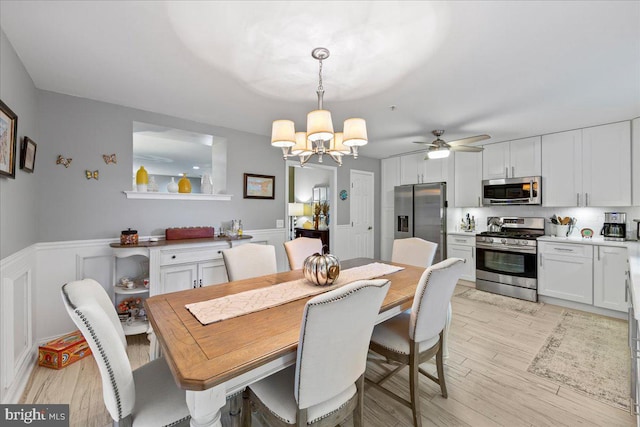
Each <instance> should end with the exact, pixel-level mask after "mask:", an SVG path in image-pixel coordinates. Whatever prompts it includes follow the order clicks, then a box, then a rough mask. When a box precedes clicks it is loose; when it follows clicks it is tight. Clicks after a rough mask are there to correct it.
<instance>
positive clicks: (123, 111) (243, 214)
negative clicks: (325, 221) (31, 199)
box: [37, 91, 380, 256]
mask: <svg viewBox="0 0 640 427" xmlns="http://www.w3.org/2000/svg"><path fill="white" fill-rule="evenodd" d="M38 118H39V130H40V134H41V135H42V138H43V139H44V140H46V144H43V146H42V148H41V147H40V146H38V165H37V166H38V167H37V171H38V172H39V173H38V192H37V194H38V210H39V215H38V217H37V224H38V225H37V237H38V239H37V240H38V241H43V242H45V241H63V240H83V239H96V238H108V237H118V236H119V235H120V231H121V230H124V229H126V228H128V227H131V228H135V229H137V230H138V232H139V233H140V234H141V235H149V234H163V233H164V229H165V228H167V227H183V226H195V225H212V226H214V227H216V229H217V228H218V227H219V226H220V223H221V222H222V221H229V220H231V219H233V218H240V219H242V222H243V225H244V227H245V228H246V229H261V228H274V227H275V226H276V219H283V220H285V224H287V221H286V216H285V212H284V206H285V203H284V198H285V187H284V184H285V179H284V174H285V173H286V167H285V162H284V161H283V160H282V152H281V151H280V150H277V149H275V148H272V147H271V146H270V144H269V138H268V137H267V136H263V135H255V134H250V133H246V132H240V131H234V130H231V129H227V128H222V127H216V126H211V125H206V124H202V123H196V122H192V121H188V120H183V119H179V118H175V117H170V116H166V115H161V114H156V113H151V112H148V111H142V110H137V109H133V108H128V107H123V106H120V105H115V104H109V103H105V102H99V101H93V100H89V99H84V98H77V97H73V96H68V95H62V94H58V93H53V92H47V91H38ZM133 121H141V122H146V123H153V124H158V125H162V126H168V127H175V128H178V129H185V130H190V131H195V132H200V133H209V134H212V135H216V136H220V137H224V138H227V141H228V164H227V188H228V191H227V192H228V193H229V194H233V195H234V197H233V199H232V200H231V201H230V202H224V201H170V200H168V201H163V200H128V199H126V197H125V195H124V194H123V193H122V191H123V190H129V189H130V188H131V170H132V138H131V131H132V122H133ZM363 151H364V150H363ZM111 153H116V155H117V158H118V163H117V164H116V165H113V164H110V165H106V164H105V163H104V161H103V160H102V154H111ZM59 154H60V155H63V156H64V157H71V158H72V159H73V161H72V163H71V166H70V167H69V168H68V169H67V168H65V167H63V166H61V165H56V164H55V160H56V158H57V156H58V155H59ZM344 163H345V164H344V166H342V167H341V168H339V169H338V190H340V189H343V188H345V189H347V188H348V186H349V170H350V169H351V168H354V169H360V170H368V171H373V172H374V173H375V175H376V182H375V184H376V194H379V188H380V177H379V176H380V161H379V160H377V159H368V158H365V157H360V158H359V159H358V160H356V161H354V160H353V159H345V162H344ZM85 169H89V170H96V169H98V170H99V171H100V179H99V180H94V179H91V180H87V179H86V178H85ZM244 172H252V173H258V174H266V175H275V177H276V199H275V200H251V199H243V198H242V185H243V173H244ZM339 203H340V204H341V206H340V209H339V215H338V218H337V219H338V224H347V223H348V222H349V205H348V201H346V202H339ZM379 208H380V201H379V200H376V228H377V227H379V221H380V218H379ZM375 253H376V256H377V254H379V242H378V239H376V245H375Z"/></svg>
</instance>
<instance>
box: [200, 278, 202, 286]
mask: <svg viewBox="0 0 640 427" xmlns="http://www.w3.org/2000/svg"><path fill="white" fill-rule="evenodd" d="M200 287H202V279H200Z"/></svg>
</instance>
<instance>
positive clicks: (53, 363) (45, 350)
mask: <svg viewBox="0 0 640 427" xmlns="http://www.w3.org/2000/svg"><path fill="white" fill-rule="evenodd" d="M89 355H91V349H90V348H89V344H87V341H86V340H85V339H84V337H83V336H82V333H81V332H80V331H75V332H71V333H69V334H67V335H63V336H61V337H60V338H58V339H55V340H53V341H49V342H48V343H46V344H45V345H42V346H40V347H39V349H38V365H40V366H44V367H47V368H53V369H62V368H64V367H65V366H68V365H70V364H72V363H74V362H77V361H78V360H80V359H82V358H85V357H87V356H89Z"/></svg>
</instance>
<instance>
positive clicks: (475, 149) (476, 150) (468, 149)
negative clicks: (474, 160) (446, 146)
mask: <svg viewBox="0 0 640 427" xmlns="http://www.w3.org/2000/svg"><path fill="white" fill-rule="evenodd" d="M482 150H484V148H482V147H467V146H465V145H455V146H453V147H451V151H466V152H469V153H479V152H480V151H482Z"/></svg>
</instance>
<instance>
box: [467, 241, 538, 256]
mask: <svg viewBox="0 0 640 427" xmlns="http://www.w3.org/2000/svg"><path fill="white" fill-rule="evenodd" d="M476 248H478V249H484V250H495V251H501V252H513V253H521V254H533V255H535V253H536V248H535V247H533V246H530V247H529V246H510V245H500V246H492V245H483V244H482V243H476Z"/></svg>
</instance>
